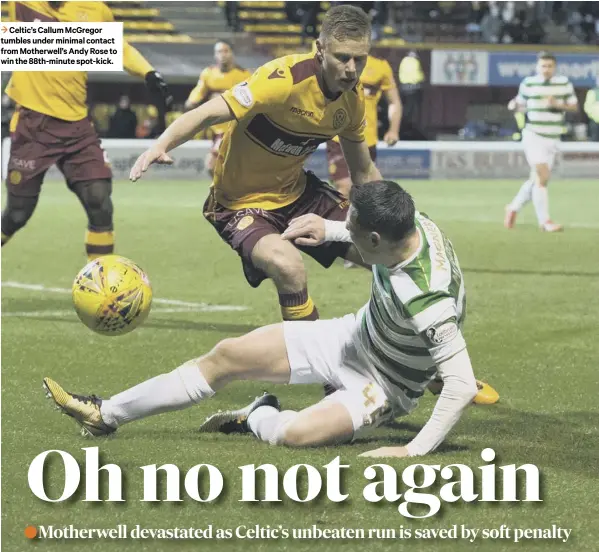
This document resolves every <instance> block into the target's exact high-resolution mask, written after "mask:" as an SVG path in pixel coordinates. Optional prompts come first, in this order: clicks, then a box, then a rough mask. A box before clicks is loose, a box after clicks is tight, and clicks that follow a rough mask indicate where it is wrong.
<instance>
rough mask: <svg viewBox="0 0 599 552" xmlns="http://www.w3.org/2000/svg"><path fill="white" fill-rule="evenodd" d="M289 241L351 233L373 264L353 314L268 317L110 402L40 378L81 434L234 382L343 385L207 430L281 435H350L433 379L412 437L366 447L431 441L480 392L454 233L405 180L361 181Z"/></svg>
mask: <svg viewBox="0 0 599 552" xmlns="http://www.w3.org/2000/svg"><path fill="white" fill-rule="evenodd" d="M283 238H284V239H289V240H293V241H294V242H295V243H296V244H297V245H303V246H316V245H319V244H321V243H323V242H324V241H348V242H349V241H351V242H353V246H352V247H355V248H356V249H357V251H358V252H359V253H360V255H361V256H362V258H363V260H364V263H365V264H368V265H372V272H373V283H372V294H371V297H370V300H369V301H368V303H367V304H366V305H365V306H364V307H363V308H362V309H360V311H359V312H358V313H357V314H348V315H346V316H344V317H342V318H336V319H332V320H317V321H295V322H282V323H280V324H273V325H270V326H266V327H264V328H261V329H258V330H255V331H253V332H250V333H249V334H246V335H245V336H241V337H236V338H233V339H225V340H224V341H221V342H220V343H219V344H217V345H216V346H215V347H214V349H212V351H210V352H209V353H208V354H206V355H204V356H202V357H199V358H196V359H193V360H190V361H189V362H187V363H185V364H183V365H182V366H180V367H179V368H177V369H175V370H174V371H172V372H167V373H164V374H162V375H159V376H157V377H155V378H153V379H150V380H148V381H145V382H143V383H140V384H139V385H137V386H135V387H132V388H131V389H128V390H126V391H124V392H122V393H119V394H118V395H115V396H113V397H112V398H110V399H108V400H102V399H99V398H98V397H97V396H95V395H90V396H82V395H75V394H72V393H69V392H67V391H65V390H64V389H63V388H62V387H61V386H60V385H59V384H58V383H56V382H55V381H53V380H51V379H49V378H45V379H44V386H45V387H46V390H47V393H48V396H49V397H50V398H52V399H53V400H54V402H55V403H56V404H57V405H58V407H59V408H60V409H61V410H62V411H63V412H65V413H66V414H68V415H70V416H72V417H73V418H75V420H76V421H77V422H78V423H79V424H80V425H81V426H82V427H83V429H84V430H85V432H87V433H89V434H91V435H106V434H108V433H112V432H114V431H115V430H116V429H117V428H119V427H120V426H122V425H123V424H125V423H128V422H131V421H134V420H138V419H141V418H145V417H147V416H151V415H154V414H159V413H161V412H167V411H172V410H178V409H182V408H186V407H189V406H193V405H194V404H197V403H198V402H200V401H203V400H204V399H208V398H209V397H212V396H213V395H214V394H215V392H219V391H220V389H221V388H223V387H224V386H225V385H227V384H228V383H230V382H232V381H237V380H259V381H267V382H272V383H289V384H308V383H320V384H324V383H330V384H332V385H333V386H334V387H335V388H336V389H337V391H335V392H334V393H332V394H331V395H329V396H328V397H326V398H324V399H323V400H321V401H320V402H318V403H316V404H314V405H312V406H310V407H309V408H306V409H304V410H302V411H299V412H297V411H292V410H283V411H281V408H280V405H279V401H278V400H277V398H276V397H275V396H274V395H269V394H266V395H263V396H262V397H258V398H257V399H256V400H255V401H254V402H253V403H251V404H250V405H249V406H247V407H245V408H242V409H240V410H234V411H227V412H218V413H216V414H214V415H213V416H211V417H209V418H208V419H207V420H206V421H205V422H204V423H203V424H202V425H201V426H200V430H201V431H204V432H215V431H220V432H224V433H232V432H247V433H253V434H254V435H255V436H256V437H257V438H259V439H261V440H263V441H266V442H269V443H271V444H276V445H287V446H294V447H297V446H319V445H331V444H335V443H342V442H348V441H351V440H352V439H355V438H356V437H359V436H361V435H362V434H363V433H364V432H365V431H366V430H368V429H370V428H374V427H376V426H378V425H379V424H381V423H383V422H385V421H387V420H390V419H392V418H393V417H396V416H402V415H406V414H409V413H410V412H412V411H413V410H414V409H415V408H416V406H417V405H418V400H419V398H420V397H421V396H422V395H423V394H424V392H425V391H426V389H427V387H428V386H429V384H430V383H431V382H433V381H434V380H435V378H440V379H441V380H442V382H443V385H442V389H441V393H440V396H439V399H438V400H437V404H436V406H435V408H434V411H433V413H432V416H431V418H430V420H429V421H428V422H427V423H426V425H425V426H424V427H423V428H422V430H421V431H420V432H419V433H418V434H417V435H416V436H415V437H414V439H412V441H410V442H409V443H408V444H407V445H406V446H402V447H383V448H382V449H376V450H374V451H370V452H369V453H366V454H367V455H369V456H398V457H403V456H419V455H424V454H427V453H429V452H431V451H433V450H434V449H435V448H436V447H437V446H438V445H439V444H440V443H441V442H442V441H443V440H444V439H445V437H446V435H447V433H448V432H449V431H450V430H451V429H452V427H453V426H454V425H455V424H456V423H457V421H458V420H459V418H460V416H461V415H462V413H463V411H464V410H465V409H466V407H467V406H468V405H469V404H470V403H471V402H472V399H473V398H474V397H475V395H476V394H477V392H478V388H477V384H476V380H475V378H474V373H473V371H472V366H471V363H470V357H469V355H468V350H467V348H466V342H465V341H464V338H463V336H462V331H461V325H462V322H463V320H464V315H465V304H466V295H465V291H464V280H463V276H462V272H461V270H460V265H459V262H458V259H457V256H456V254H455V252H454V249H453V246H452V244H451V242H450V241H449V240H448V239H447V238H446V237H445V236H444V234H443V233H442V232H441V230H440V229H439V228H438V227H437V225H436V224H435V223H434V222H433V221H431V220H430V219H429V218H427V217H426V216H425V215H424V214H421V213H418V212H417V211H416V210H415V207H414V202H413V201H412V198H411V197H410V195H409V194H408V193H407V192H406V191H404V190H403V189H402V188H401V187H400V186H399V185H398V184H396V183H394V182H390V181H384V180H383V181H376V182H370V183H366V184H354V185H353V187H352V189H351V193H350V208H349V217H348V220H347V222H335V221H329V220H324V219H322V218H320V217H319V216H317V215H314V214H308V215H304V216H302V217H299V218H297V219H295V220H294V221H292V222H291V223H290V225H289V227H288V229H287V230H286V232H285V233H284V234H283Z"/></svg>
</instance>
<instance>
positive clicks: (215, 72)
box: [185, 40, 251, 177]
mask: <svg viewBox="0 0 599 552" xmlns="http://www.w3.org/2000/svg"><path fill="white" fill-rule="evenodd" d="M214 59H215V61H216V65H212V66H211V67H207V68H206V69H204V70H203V71H202V73H201V74H200V78H199V79H198V84H196V87H195V88H194V89H193V90H192V91H191V93H190V94H189V98H187V101H186V102H185V109H186V110H190V109H194V108H196V107H198V105H200V104H201V103H203V102H205V101H208V100H211V99H212V98H215V97H217V96H220V95H221V94H222V93H223V92H225V91H226V90H229V88H233V86H235V85H236V84H239V83H240V82H242V81H244V80H246V79H249V78H250V76H251V72H250V71H248V70H247V69H243V68H242V67H239V66H238V65H236V64H235V55H234V53H233V46H231V44H229V43H228V42H227V41H226V40H219V41H218V42H217V43H216V44H215V45H214ZM227 126H228V123H223V124H220V125H214V126H213V127H212V128H211V130H212V132H213V133H214V134H213V136H212V149H211V150H210V153H209V154H208V155H207V156H206V161H205V163H206V169H207V170H208V172H209V173H210V176H211V177H212V176H214V166H215V164H216V159H217V157H218V148H219V147H220V143H221V141H222V139H223V135H224V133H225V131H226V130H227Z"/></svg>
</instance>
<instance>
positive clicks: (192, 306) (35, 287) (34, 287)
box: [2, 281, 247, 314]
mask: <svg viewBox="0 0 599 552" xmlns="http://www.w3.org/2000/svg"><path fill="white" fill-rule="evenodd" d="M2 287H7V288H15V289H27V290H30V291H40V292H42V293H61V294H63V295H67V294H68V295H70V294H71V293H72V291H71V290H70V289H67V288H59V287H49V286H44V285H42V284H23V283H21V282H10V281H9V282H2ZM152 302H153V303H156V304H161V305H174V306H178V307H188V309H187V310H185V309H181V310H179V309H171V312H191V311H195V312H230V311H244V310H247V307H243V306H241V305H210V304H208V303H194V302H192V301H180V300H178V299H161V298H155V299H153V300H152ZM155 312H167V310H166V309H163V310H162V311H155ZM7 314H8V313H7Z"/></svg>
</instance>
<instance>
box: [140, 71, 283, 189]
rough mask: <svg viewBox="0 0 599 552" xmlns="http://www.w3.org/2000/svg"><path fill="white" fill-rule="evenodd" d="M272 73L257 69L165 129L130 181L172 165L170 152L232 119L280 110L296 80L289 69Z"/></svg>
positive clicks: (143, 155) (238, 119)
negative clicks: (273, 76)
mask: <svg viewBox="0 0 599 552" xmlns="http://www.w3.org/2000/svg"><path fill="white" fill-rule="evenodd" d="M272 70H273V68H272V66H271V65H270V64H267V65H266V66H264V67H261V68H260V69H258V70H257V71H256V72H255V73H254V74H253V75H252V77H251V78H250V79H249V80H248V81H245V82H242V83H240V84H238V85H236V86H234V87H233V88H231V89H230V90H227V91H226V92H225V93H223V94H222V96H220V97H218V98H214V99H212V100H210V101H209V102H206V103H205V104H202V105H201V106H200V107H196V108H195V109H193V110H192V111H188V112H187V113H184V114H183V115H182V116H181V117H179V118H178V119H177V120H176V121H175V122H174V123H173V124H172V125H171V126H169V127H168V128H167V129H166V131H165V132H164V133H163V134H162V135H161V136H160V138H158V140H157V142H156V144H155V145H154V146H152V147H151V148H150V149H149V150H148V151H146V152H145V153H143V154H142V155H141V156H140V157H139V158H138V159H137V161H136V162H135V165H133V168H132V169H131V172H130V174H129V178H130V179H131V180H133V181H134V182H135V181H136V180H138V179H139V178H140V177H141V175H142V174H143V173H144V172H145V171H147V170H148V167H149V166H150V165H151V164H152V163H161V164H164V163H166V164H170V163H172V159H171V158H170V157H169V156H168V152H169V151H170V150H172V149H174V148H176V147H177V146H179V145H181V144H183V143H185V142H187V141H188V140H191V138H193V136H195V135H196V134H197V133H198V132H200V131H202V130H204V129H206V128H208V127H211V126H212V125H216V124H219V123H228V122H229V121H232V120H233V119H235V120H237V121H241V120H244V119H246V118H251V117H253V116H254V115H256V114H258V113H264V112H268V111H269V110H271V109H278V108H279V105H281V104H283V103H285V102H286V101H287V98H288V97H289V92H290V90H291V86H292V84H293V78H292V76H291V72H290V71H289V69H288V68H287V70H286V71H284V75H283V76H282V77H280V78H277V79H269V78H268V76H269V75H270V74H272Z"/></svg>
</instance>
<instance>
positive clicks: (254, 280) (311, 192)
mask: <svg viewBox="0 0 599 552" xmlns="http://www.w3.org/2000/svg"><path fill="white" fill-rule="evenodd" d="M306 180H307V183H306V189H305V190H304V192H303V193H302V195H301V196H300V197H299V198H298V199H296V200H295V201H294V202H293V203H290V204H289V205H286V206H285V207H281V208H280V209H272V210H266V209H259V208H255V207H252V208H247V209H240V210H237V211H236V210H233V209H228V208H227V207H225V206H223V205H221V204H220V203H218V202H217V201H216V199H215V197H214V188H211V189H210V195H209V196H208V199H207V200H206V203H205V204H204V217H205V218H206V220H208V222H210V224H212V226H214V228H215V230H216V231H217V232H218V235H219V236H220V237H221V238H222V239H223V240H224V241H225V242H227V243H228V244H229V245H230V246H231V247H232V248H233V249H234V250H235V251H237V253H238V255H239V256H240V257H241V262H242V265H243V272H244V274H245V277H246V280H247V281H248V283H249V284H250V285H251V286H252V287H258V286H259V285H260V283H261V282H262V281H263V280H265V279H266V278H267V277H268V276H267V275H266V274H265V273H264V272H263V271H262V270H260V269H258V268H256V267H255V266H254V264H253V263H252V251H253V249H254V247H255V246H256V244H257V243H258V241H259V240H260V239H261V238H263V237H264V236H267V235H269V234H282V233H283V232H284V231H285V229H286V228H287V226H288V225H289V222H290V221H291V219H293V218H296V217H299V216H300V215H305V214H307V213H314V214H316V215H319V216H321V217H322V218H325V219H331V220H337V221H341V220H345V219H346V217H347V210H348V208H349V202H348V201H347V199H345V198H344V197H343V196H342V195H341V194H340V193H339V192H338V191H337V190H335V189H334V188H332V187H331V186H329V185H328V184H327V183H326V182H323V181H322V180H320V179H318V178H317V177H316V176H315V175H314V174H313V173H311V172H308V173H307V179H306ZM350 246H351V244H349V243H343V242H327V243H323V244H322V245H319V246H317V247H298V249H299V250H301V251H303V252H304V253H306V254H307V255H310V257H312V258H313V259H314V260H315V261H317V262H318V263H320V264H321V265H322V266H324V267H325V268H328V267H329V266H331V265H332V264H333V262H334V261H335V259H337V258H338V257H345V256H346V255H347V251H348V249H349V248H350Z"/></svg>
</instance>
